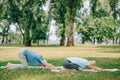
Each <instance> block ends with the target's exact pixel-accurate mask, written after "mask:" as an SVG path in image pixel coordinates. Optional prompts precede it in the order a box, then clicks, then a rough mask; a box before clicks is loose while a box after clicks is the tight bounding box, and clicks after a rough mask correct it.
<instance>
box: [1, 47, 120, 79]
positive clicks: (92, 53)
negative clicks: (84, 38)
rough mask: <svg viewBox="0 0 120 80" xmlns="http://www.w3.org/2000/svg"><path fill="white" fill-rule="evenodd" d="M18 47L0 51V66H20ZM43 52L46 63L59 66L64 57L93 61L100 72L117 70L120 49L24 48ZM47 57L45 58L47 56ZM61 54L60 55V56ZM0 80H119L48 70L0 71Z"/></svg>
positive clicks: (106, 74)
mask: <svg viewBox="0 0 120 80" xmlns="http://www.w3.org/2000/svg"><path fill="white" fill-rule="evenodd" d="M20 48H21V47H0V66H3V65H6V64H7V63H8V62H12V63H20V61H19V59H18V57H17V51H18V50H19V49H20ZM27 48H29V49H32V50H36V51H37V52H42V53H43V54H42V55H44V57H45V58H46V59H47V61H48V62H49V63H51V64H54V65H56V66H61V64H62V60H63V59H64V57H68V56H79V57H81V56H82V57H85V58H87V59H88V60H96V62H97V66H99V67H101V68H119V69H120V55H119V54H120V46H117V47H116V46H94V45H90V46H84V45H82V46H75V47H45V48H44V47H27ZM47 53H48V54H47ZM59 53H60V54H59ZM0 80H120V71H118V72H82V71H78V72H64V73H55V72H51V71H50V69H27V68H26V69H0Z"/></svg>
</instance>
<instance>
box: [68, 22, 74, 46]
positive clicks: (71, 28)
mask: <svg viewBox="0 0 120 80" xmlns="http://www.w3.org/2000/svg"><path fill="white" fill-rule="evenodd" d="M69 27H70V28H69V36H68V41H67V46H74V43H73V41H74V39H73V21H72V20H70V26H69Z"/></svg>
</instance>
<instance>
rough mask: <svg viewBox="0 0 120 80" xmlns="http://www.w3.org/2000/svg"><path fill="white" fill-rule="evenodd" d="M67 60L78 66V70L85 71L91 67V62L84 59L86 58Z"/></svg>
mask: <svg viewBox="0 0 120 80" xmlns="http://www.w3.org/2000/svg"><path fill="white" fill-rule="evenodd" d="M66 59H67V60H69V61H71V63H74V64H76V65H78V66H79V67H78V69H77V70H83V68H85V67H86V66H87V65H89V61H88V60H87V59H84V58H78V57H69V58H66Z"/></svg>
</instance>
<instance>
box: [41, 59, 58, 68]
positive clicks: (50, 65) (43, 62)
mask: <svg viewBox="0 0 120 80" xmlns="http://www.w3.org/2000/svg"><path fill="white" fill-rule="evenodd" d="M42 64H43V65H45V66H46V67H48V68H50V69H57V68H56V67H55V66H54V65H52V64H50V63H48V62H46V61H42Z"/></svg>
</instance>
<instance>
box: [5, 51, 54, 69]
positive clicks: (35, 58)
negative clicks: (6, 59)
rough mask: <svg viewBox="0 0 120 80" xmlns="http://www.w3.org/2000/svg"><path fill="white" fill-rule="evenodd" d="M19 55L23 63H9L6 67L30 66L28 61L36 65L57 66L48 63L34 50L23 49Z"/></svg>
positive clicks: (52, 67)
mask: <svg viewBox="0 0 120 80" xmlns="http://www.w3.org/2000/svg"><path fill="white" fill-rule="evenodd" d="M18 56H19V58H20V61H21V63H22V64H12V63H8V64H7V65H6V66H5V68H25V67H28V63H31V64H33V65H35V66H43V67H48V68H50V69H56V67H55V66H53V65H52V64H50V63H48V62H47V61H46V60H45V59H44V58H43V57H42V56H41V55H40V54H38V53H36V52H34V51H32V50H29V49H21V50H19V52H18Z"/></svg>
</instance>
